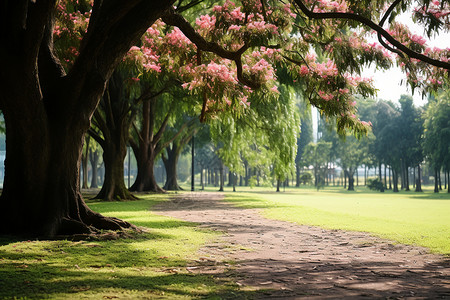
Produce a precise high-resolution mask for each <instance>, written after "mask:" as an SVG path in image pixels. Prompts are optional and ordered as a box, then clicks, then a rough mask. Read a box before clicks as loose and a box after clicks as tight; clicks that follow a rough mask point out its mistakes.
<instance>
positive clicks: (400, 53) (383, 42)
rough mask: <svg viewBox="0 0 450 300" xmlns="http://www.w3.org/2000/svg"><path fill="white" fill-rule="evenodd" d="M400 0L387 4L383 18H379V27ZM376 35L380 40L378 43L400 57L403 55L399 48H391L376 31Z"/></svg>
mask: <svg viewBox="0 0 450 300" xmlns="http://www.w3.org/2000/svg"><path fill="white" fill-rule="evenodd" d="M401 1H402V0H395V1H394V3H392V4H391V6H389V8H388V10H387V11H386V13H385V14H384V16H383V18H382V19H381V21H380V23H379V24H378V25H380V27H383V25H384V22H386V20H387V18H388V17H389V15H390V14H391V13H392V11H393V10H394V8H395V7H396V6H397V5H398V4H399V3H400V2H401ZM377 36H378V41H379V42H380V44H381V45H382V46H383V47H385V48H386V49H388V50H389V51H392V52H394V53H397V54H398V55H399V56H400V57H402V58H403V57H404V55H403V52H401V51H400V50H397V49H394V48H392V47H391V46H390V45H388V44H387V43H386V42H385V41H383V38H382V37H381V34H380V33H379V32H377Z"/></svg>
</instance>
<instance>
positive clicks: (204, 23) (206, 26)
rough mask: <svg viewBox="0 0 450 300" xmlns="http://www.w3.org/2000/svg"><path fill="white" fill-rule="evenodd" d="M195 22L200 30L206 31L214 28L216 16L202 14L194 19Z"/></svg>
mask: <svg viewBox="0 0 450 300" xmlns="http://www.w3.org/2000/svg"><path fill="white" fill-rule="evenodd" d="M195 24H197V25H198V27H199V28H200V31H201V32H203V33H208V32H210V31H212V30H213V29H214V27H215V24H216V17H215V16H210V15H203V16H200V17H199V18H197V19H196V20H195Z"/></svg>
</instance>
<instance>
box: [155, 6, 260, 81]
mask: <svg viewBox="0 0 450 300" xmlns="http://www.w3.org/2000/svg"><path fill="white" fill-rule="evenodd" d="M162 20H163V21H164V22H165V23H166V24H168V25H172V26H176V27H178V28H179V29H180V30H181V31H182V32H183V34H184V35H185V36H186V37H187V38H188V39H189V40H190V41H191V42H192V43H194V44H195V45H196V46H197V48H198V49H200V50H202V51H206V52H212V53H214V54H217V55H218V56H220V57H222V58H226V59H229V60H232V61H234V62H235V63H236V67H237V77H238V80H239V81H240V82H241V83H242V84H245V85H246V86H248V87H250V88H252V89H258V88H260V87H261V84H260V83H258V82H253V81H251V80H249V79H248V78H245V76H244V74H243V73H242V61H241V56H242V54H243V53H244V52H245V51H246V50H247V49H248V48H249V46H248V45H247V43H245V44H244V45H243V46H242V47H241V48H240V49H238V50H237V51H229V50H226V49H224V48H222V47H221V46H220V45H219V44H217V43H213V42H208V41H206V40H205V39H204V38H203V37H202V36H201V35H200V34H199V33H198V32H196V31H195V29H194V28H193V27H192V26H191V24H190V23H189V22H188V21H187V20H186V19H185V18H184V17H183V16H181V15H179V14H177V13H176V12H175V11H174V10H173V9H170V10H167V11H166V13H165V14H164V15H163V16H162Z"/></svg>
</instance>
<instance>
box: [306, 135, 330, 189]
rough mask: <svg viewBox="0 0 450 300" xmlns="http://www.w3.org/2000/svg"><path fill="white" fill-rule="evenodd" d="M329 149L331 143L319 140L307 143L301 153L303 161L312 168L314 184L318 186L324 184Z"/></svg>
mask: <svg viewBox="0 0 450 300" xmlns="http://www.w3.org/2000/svg"><path fill="white" fill-rule="evenodd" d="M330 151H331V143H330V142H323V141H319V142H317V143H309V144H308V145H307V146H306V147H305V151H304V153H303V157H304V161H305V163H306V164H307V165H308V166H312V167H313V169H314V186H315V187H316V188H320V187H321V186H323V184H325V177H326V175H327V170H328V162H329V157H330Z"/></svg>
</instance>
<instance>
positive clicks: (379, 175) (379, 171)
mask: <svg viewBox="0 0 450 300" xmlns="http://www.w3.org/2000/svg"><path fill="white" fill-rule="evenodd" d="M378 178H379V179H380V182H381V184H382V185H381V190H380V192H384V184H383V177H382V174H381V162H379V165H378Z"/></svg>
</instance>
